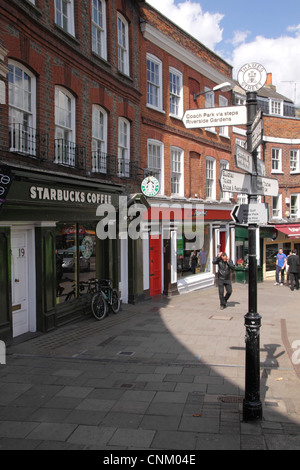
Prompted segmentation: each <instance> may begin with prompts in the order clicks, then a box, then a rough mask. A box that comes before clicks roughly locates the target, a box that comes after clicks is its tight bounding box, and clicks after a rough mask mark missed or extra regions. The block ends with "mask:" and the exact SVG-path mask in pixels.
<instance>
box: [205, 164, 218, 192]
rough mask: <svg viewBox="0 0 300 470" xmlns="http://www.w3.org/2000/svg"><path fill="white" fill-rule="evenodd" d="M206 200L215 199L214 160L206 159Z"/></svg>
mask: <svg viewBox="0 0 300 470" xmlns="http://www.w3.org/2000/svg"><path fill="white" fill-rule="evenodd" d="M206 199H216V160H215V159H214V158H212V157H207V158H206Z"/></svg>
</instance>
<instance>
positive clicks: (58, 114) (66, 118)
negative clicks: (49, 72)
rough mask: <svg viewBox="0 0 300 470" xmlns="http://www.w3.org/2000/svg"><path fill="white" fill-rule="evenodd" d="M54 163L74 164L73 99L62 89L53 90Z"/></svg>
mask: <svg viewBox="0 0 300 470" xmlns="http://www.w3.org/2000/svg"><path fill="white" fill-rule="evenodd" d="M55 163H59V164H62V165H69V166H75V163H76V144H75V98H74V96H73V95H71V93H70V92H69V91H68V90H66V89H65V88H62V87H56V88H55Z"/></svg>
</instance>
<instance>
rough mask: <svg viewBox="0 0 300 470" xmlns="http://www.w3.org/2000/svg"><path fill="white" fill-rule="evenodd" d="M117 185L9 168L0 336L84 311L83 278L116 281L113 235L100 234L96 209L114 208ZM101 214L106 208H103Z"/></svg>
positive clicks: (1, 223) (1, 220)
mask: <svg viewBox="0 0 300 470" xmlns="http://www.w3.org/2000/svg"><path fill="white" fill-rule="evenodd" d="M121 194H122V187H121V186H120V185H113V184H109V183H108V184H107V183H103V184H102V183H98V182H95V180H92V179H76V178H74V177H72V178H71V177H70V178H69V177H66V176H59V175H57V174H55V175H53V174H49V173H44V172H43V173H42V172H33V171H28V170H26V169H20V168H19V169H13V182H12V184H11V187H10V190H9V193H8V196H7V198H6V201H5V204H4V205H3V207H2V211H1V213H0V262H1V275H0V287H1V289H0V302H1V310H0V338H1V339H5V340H6V339H8V338H12V337H16V336H19V335H21V334H24V333H27V332H35V331H41V332H46V331H50V330H52V329H53V328H56V327H59V326H61V325H63V324H65V323H67V322H69V321H72V320H74V319H76V318H79V317H80V316H81V315H82V314H83V313H85V312H87V311H89V297H88V296H87V295H84V294H85V293H86V290H85V289H86V287H83V286H86V281H87V280H88V279H91V278H95V277H99V278H110V279H112V281H113V284H114V286H115V287H117V288H118V287H119V280H120V279H119V275H120V273H119V266H120V252H119V240H118V235H117V237H116V238H115V239H113V238H112V239H111V238H110V237H107V238H106V239H101V240H100V239H99V238H98V237H97V235H96V233H97V224H98V222H99V220H101V218H103V215H100V216H97V208H99V206H102V205H103V204H109V205H112V206H114V207H115V208H116V212H117V207H118V202H119V196H120V195H121ZM100 214H103V211H100Z"/></svg>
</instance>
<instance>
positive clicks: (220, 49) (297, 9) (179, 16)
mask: <svg viewBox="0 0 300 470" xmlns="http://www.w3.org/2000/svg"><path fill="white" fill-rule="evenodd" d="M147 2H148V3H150V4H151V5H152V6H153V7H154V8H156V9H157V10H159V11H161V13H162V14H164V15H165V16H167V17H168V18H170V20H172V21H173V22H174V23H176V24H178V25H179V26H180V27H181V28H182V29H184V30H185V31H187V32H189V33H190V34H191V35H192V36H194V37H196V39H198V40H199V41H201V42H202V43H203V44H205V45H206V46H207V47H208V48H209V49H211V50H213V51H214V52H216V53H217V54H218V55H220V56H221V57H222V58H223V59H225V60H226V61H227V62H229V63H230V64H231V65H232V66H233V67H234V69H233V77H234V78H236V76H237V72H238V70H239V69H240V67H242V66H243V65H244V64H245V63H248V62H252V61H256V62H259V63H261V64H262V65H263V66H264V67H265V68H266V70H267V72H271V73H272V75H273V84H274V85H276V87H277V91H278V92H279V93H282V94H283V95H285V96H288V97H289V98H291V99H293V100H296V102H297V104H300V0H281V1H279V0H273V1H272V0H247V1H245V2H243V1H241V0H147Z"/></svg>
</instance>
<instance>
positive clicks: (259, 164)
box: [256, 158, 266, 176]
mask: <svg viewBox="0 0 300 470" xmlns="http://www.w3.org/2000/svg"><path fill="white" fill-rule="evenodd" d="M256 165H257V174H258V176H265V175H266V167H265V164H264V162H263V161H262V160H260V159H259V158H257V159H256Z"/></svg>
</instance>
